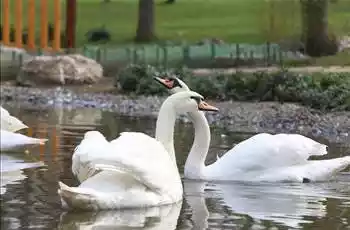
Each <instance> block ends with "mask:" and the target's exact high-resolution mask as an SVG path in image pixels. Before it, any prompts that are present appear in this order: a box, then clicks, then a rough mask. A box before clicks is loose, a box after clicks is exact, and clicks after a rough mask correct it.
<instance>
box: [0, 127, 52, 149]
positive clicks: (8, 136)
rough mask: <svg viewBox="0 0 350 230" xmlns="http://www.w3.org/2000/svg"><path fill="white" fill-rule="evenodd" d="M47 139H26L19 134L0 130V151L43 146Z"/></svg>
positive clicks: (26, 137)
mask: <svg viewBox="0 0 350 230" xmlns="http://www.w3.org/2000/svg"><path fill="white" fill-rule="evenodd" d="M46 141H47V139H41V138H33V137H28V136H25V135H23V134H20V133H13V132H10V131H6V130H0V151H3V150H5V151H6V150H11V149H15V148H20V147H24V146H28V145H45V142H46Z"/></svg>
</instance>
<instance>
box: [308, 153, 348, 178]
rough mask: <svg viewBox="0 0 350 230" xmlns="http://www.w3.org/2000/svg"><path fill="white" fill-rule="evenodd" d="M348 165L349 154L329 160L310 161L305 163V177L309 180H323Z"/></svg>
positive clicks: (331, 176)
mask: <svg viewBox="0 0 350 230" xmlns="http://www.w3.org/2000/svg"><path fill="white" fill-rule="evenodd" d="M349 167H350V156H346V157H340V158H335V159H330V160H315V161H310V163H309V164H308V165H307V170H306V173H305V178H307V179H310V180H311V181H325V180H330V179H332V178H333V177H334V176H335V175H336V174H338V173H339V172H341V171H343V170H344V169H346V168H349Z"/></svg>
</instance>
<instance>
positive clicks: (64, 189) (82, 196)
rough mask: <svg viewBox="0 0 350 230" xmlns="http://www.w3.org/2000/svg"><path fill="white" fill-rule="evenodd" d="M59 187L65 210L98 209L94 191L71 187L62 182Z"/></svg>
mask: <svg viewBox="0 0 350 230" xmlns="http://www.w3.org/2000/svg"><path fill="white" fill-rule="evenodd" d="M58 185H59V189H58V194H59V196H60V198H61V203H62V207H63V208H64V209H81V210H94V209H96V207H95V206H94V203H95V202H94V201H95V198H94V196H93V192H92V191H89V190H88V189H84V188H78V187H69V186H67V185H66V184H64V183H62V182H58Z"/></svg>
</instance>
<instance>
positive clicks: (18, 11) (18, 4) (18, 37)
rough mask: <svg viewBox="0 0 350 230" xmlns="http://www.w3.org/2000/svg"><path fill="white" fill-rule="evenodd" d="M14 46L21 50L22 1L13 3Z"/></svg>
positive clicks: (17, 0) (18, 0)
mask: <svg viewBox="0 0 350 230" xmlns="http://www.w3.org/2000/svg"><path fill="white" fill-rule="evenodd" d="M15 15H16V17H15V45H16V47H17V48H22V45H23V44H22V15H23V14H22V0H16V1H15Z"/></svg>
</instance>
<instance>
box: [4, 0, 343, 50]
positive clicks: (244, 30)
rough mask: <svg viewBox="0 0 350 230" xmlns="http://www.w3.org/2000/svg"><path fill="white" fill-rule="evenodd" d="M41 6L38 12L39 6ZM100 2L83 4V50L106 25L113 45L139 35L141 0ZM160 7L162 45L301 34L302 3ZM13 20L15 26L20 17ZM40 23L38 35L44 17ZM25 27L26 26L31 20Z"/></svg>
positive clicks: (335, 11)
mask: <svg viewBox="0 0 350 230" xmlns="http://www.w3.org/2000/svg"><path fill="white" fill-rule="evenodd" d="M36 2H37V7H36V8H37V12H39V10H40V6H39V3H40V1H36ZM101 2H103V1H102V0H79V1H78V15H77V17H78V19H77V22H78V24H77V44H78V46H81V45H83V44H85V43H86V40H85V37H84V34H85V33H86V32H87V31H88V30H89V29H91V28H95V27H100V26H101V25H103V24H105V25H106V27H107V29H108V30H109V31H110V32H111V33H112V41H111V44H125V43H129V42H130V41H132V39H133V37H134V36H135V31H136V23H137V10H138V0H111V2H110V3H107V4H106V3H101ZM155 2H156V33H157V36H158V37H159V38H160V39H162V40H168V39H169V40H187V41H198V40H201V39H203V38H219V39H223V40H225V41H226V42H230V43H264V42H266V40H267V39H270V40H271V41H276V40H281V39H283V38H286V37H290V36H292V35H296V34H298V33H300V18H301V16H300V6H299V4H298V2H299V0H284V1H280V0H275V1H269V2H270V3H268V2H267V1H262V0H235V1H232V0H205V1H204V0H191V1H184V0H179V1H177V2H176V3H175V4H173V5H166V4H163V2H164V0H155ZM271 2H272V3H271ZM337 2H338V3H336V4H330V12H329V20H330V29H331V31H332V32H334V33H336V34H338V35H342V34H345V33H346V32H347V31H349V30H350V22H349V19H348V15H347V13H348V12H349V11H350V1H348V0H338V1H337ZM23 3H24V6H23V9H26V4H27V0H23ZM52 4H53V3H52V1H49V9H50V10H49V15H50V17H52V18H53V7H52ZM64 4H65V1H62V9H63V10H64V9H65V6H64ZM13 5H14V4H11V7H12V8H13ZM10 16H11V21H12V22H14V18H15V14H10ZM23 18H24V19H26V18H27V12H24V14H23ZM64 18H65V15H64V14H63V20H64ZM271 20H273V23H271ZM36 21H37V25H38V32H39V25H40V20H39V14H38V17H37V20H36ZM51 21H53V20H51ZM23 22H24V24H26V22H27V20H23ZM62 26H64V23H62Z"/></svg>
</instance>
